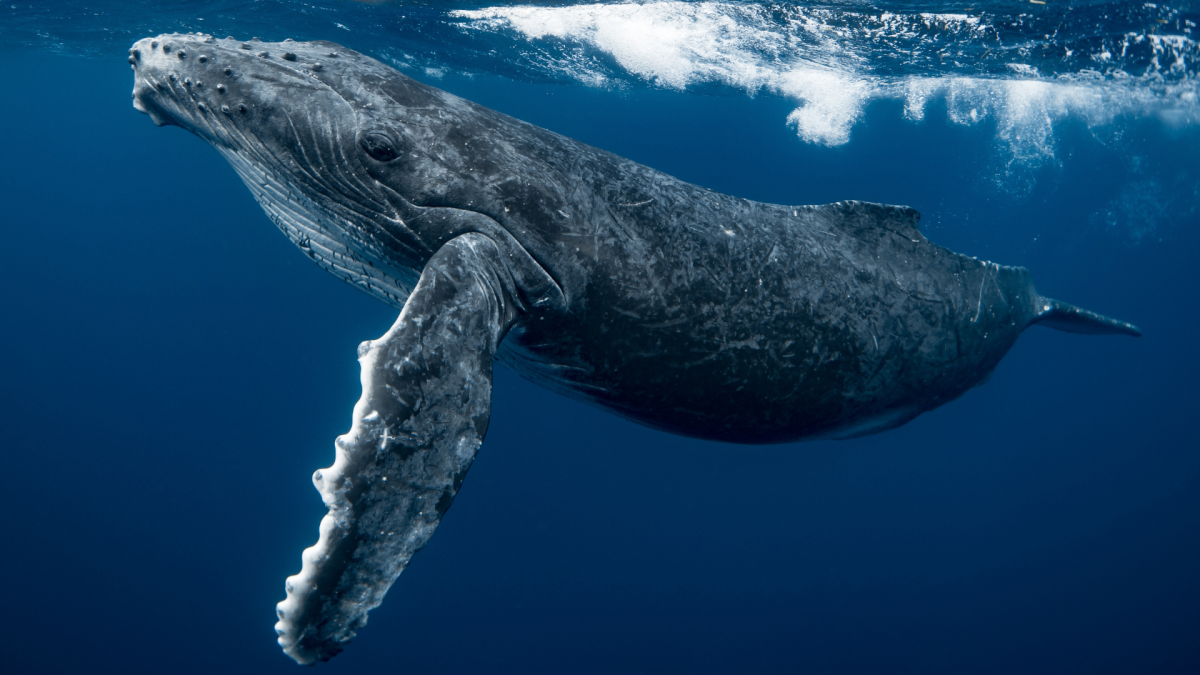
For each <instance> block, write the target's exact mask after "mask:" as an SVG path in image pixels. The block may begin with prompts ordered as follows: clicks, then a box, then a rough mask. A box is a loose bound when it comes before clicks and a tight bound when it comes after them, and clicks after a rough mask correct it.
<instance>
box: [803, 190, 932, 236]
mask: <svg viewBox="0 0 1200 675" xmlns="http://www.w3.org/2000/svg"><path fill="white" fill-rule="evenodd" d="M813 212H814V213H815V214H817V215H818V216H823V217H825V218H828V219H829V220H830V221H832V222H834V223H836V224H837V225H838V227H840V228H842V229H843V230H844V231H846V232H847V233H849V234H851V235H853V236H856V237H859V238H869V237H873V236H874V237H878V236H879V235H880V234H881V233H882V232H884V231H886V232H892V233H894V234H897V235H899V236H901V237H904V238H906V239H909V240H912V241H913V242H924V241H925V235H923V234H921V230H920V229H918V224H919V223H920V222H921V213H920V212H919V211H917V210H916V209H914V208H912V207H910V206H892V205H891V204H877V203H875V202H860V201H858V200H853V199H851V200H846V201H840V202H834V203H832V204H822V205H821V206H816V207H813Z"/></svg>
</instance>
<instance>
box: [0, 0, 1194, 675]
mask: <svg viewBox="0 0 1200 675" xmlns="http://www.w3.org/2000/svg"><path fill="white" fill-rule="evenodd" d="M1197 23H1200V12H1197V10H1196V9H1195V7H1194V5H1193V4H1192V3H1190V2H1182V1H1176V2H1169V3H1118V2H1098V1H1091V2H1055V1H1054V0H1047V3H1046V4H1044V5H1043V4H1040V3H1030V2H1015V1H1013V2H986V3H985V2H959V3H950V2H877V3H866V2H834V3H821V4H807V3H800V4H789V3H686V2H645V3H639V4H619V5H587V4H573V3H553V4H551V3H534V4H525V5H518V4H512V3H510V4H503V3H496V4H483V5H474V4H472V5H466V4H454V3H412V4H404V3H380V4H364V3H354V2H337V1H333V0H330V1H328V2H299V1H292V0H259V1H257V2H232V1H229V0H226V1H222V2H199V1H195V0H174V1H172V2H161V1H160V2H147V1H144V0H136V1H125V2H120V3H117V2H82V1H73V0H64V1H62V2H55V3H30V2H29V1H28V0H26V1H25V2H17V3H11V2H9V3H7V4H5V5H2V6H0V44H2V45H3V46H2V47H0V59H2V62H3V64H4V67H3V68H2V69H0V91H3V92H5V93H4V101H5V103H6V105H3V106H0V129H3V130H4V135H3V139H4V140H3V142H2V144H0V147H2V148H3V155H2V156H0V214H2V216H0V231H2V232H3V235H4V236H3V242H4V244H5V247H4V248H5V257H4V264H3V265H0V287H2V288H3V289H4V291H3V293H0V317H3V320H0V354H2V355H3V356H2V357H0V383H2V386H0V395H2V396H3V405H0V431H2V433H3V435H2V436H0V438H2V439H3V440H2V446H0V453H2V455H0V456H2V457H3V461H4V467H5V472H4V476H5V481H4V489H3V490H2V491H0V507H2V508H3V511H4V513H6V514H7V519H6V522H7V529H6V532H5V536H4V539H3V540H4V542H5V544H4V546H3V549H2V555H0V578H3V579H6V580H8V585H7V587H6V588H5V592H4V594H3V598H4V599H3V604H2V607H3V610H4V611H2V612H0V635H3V636H4V644H5V646H6V647H7V649H6V652H7V654H6V657H5V665H4V670H5V672H19V673H58V672H69V673H93V672H109V671H111V672H121V673H162V672H170V673H193V672H195V673H200V672H205V673H207V672H219V673H235V672H236V673H242V672H245V673H266V672H295V669H296V668H297V666H295V665H294V664H293V663H292V662H291V660H290V659H288V658H287V657H285V656H284V655H283V654H282V653H281V652H280V651H279V649H278V647H277V645H276V644H275V634H274V631H273V629H272V625H273V623H274V621H275V618H274V604H275V603H276V602H277V601H279V600H280V599H282V597H283V579H284V578H285V577H286V576H288V575H290V574H294V573H295V572H296V571H298V569H299V566H300V558H299V554H300V551H301V550H302V549H303V548H305V547H306V546H309V545H311V544H312V543H314V542H315V540H316V536H317V523H318V522H319V520H320V517H321V516H322V515H323V513H324V511H325V509H324V506H323V505H322V504H321V501H320V498H319V497H318V495H317V493H316V491H315V490H314V489H313V488H312V483H311V475H312V472H313V470H314V469H316V468H319V467H323V466H327V465H328V464H329V463H330V462H331V460H332V456H333V444H332V441H333V439H334V437H336V436H337V435H338V434H340V433H343V432H345V431H346V430H347V428H348V427H349V422H350V411H351V408H352V406H353V403H354V401H355V400H357V398H358V395H359V380H358V364H357V362H356V360H355V356H356V347H357V345H358V343H359V342H361V341H362V340H365V339H370V338H375V337H378V336H379V335H381V334H382V333H383V332H384V331H385V330H386V329H387V328H388V327H389V326H390V325H391V323H392V321H393V320H394V318H395V316H394V311H393V310H391V309H390V308H388V307H386V306H384V305H382V304H380V303H378V302H377V301H375V300H373V299H372V298H370V297H368V296H366V295H364V294H362V293H360V292H358V291H356V290H355V289H353V288H351V287H350V286H348V285H346V284H343V283H341V282H340V281H338V280H337V279H335V278H334V277H332V276H330V275H328V274H326V273H325V272H323V271H322V270H320V269H319V268H317V267H316V266H315V265H312V264H311V263H310V262H309V261H308V260H307V259H305V258H304V256H303V255H301V254H300V253H299V252H298V251H296V250H294V248H293V247H292V246H291V245H290V244H289V243H288V242H287V241H286V240H285V239H284V238H283V237H282V236H280V235H279V234H278V232H277V231H276V230H275V229H274V228H273V227H272V226H271V223H270V222H269V221H268V220H267V218H266V217H265V216H264V215H263V214H262V212H261V209H260V208H259V207H258V205H257V204H256V203H255V202H254V201H253V199H252V197H251V196H250V194H249V192H248V191H247V190H246V189H245V188H244V186H243V185H242V183H241V181H240V180H239V179H238V178H237V177H236V175H235V174H234V172H233V171H232V170H231V169H230V167H229V166H228V165H227V164H226V163H225V162H224V160H222V159H221V158H220V157H219V156H218V155H217V153H215V152H213V151H212V149H211V148H210V147H208V146H207V145H206V144H205V143H203V142H202V141H200V140H199V139H197V138H194V137H192V136H191V135H189V134H187V133H186V132H183V131H181V130H180V129H177V128H169V127H168V128H164V129H160V128H156V127H154V126H153V125H152V124H151V123H150V122H149V120H148V119H147V118H146V117H145V116H143V115H140V114H138V113H136V112H135V111H134V110H133V109H132V107H131V106H130V102H129V97H128V94H129V90H130V88H131V86H132V77H131V74H130V72H129V70H128V64H127V63H126V62H125V58H126V50H127V49H128V47H129V45H130V44H131V43H132V42H133V41H134V40H136V39H138V38H141V37H145V36H149V35H155V34H158V33H162V32H170V31H183V32H186V31H205V32H211V33H214V34H218V35H225V34H232V35H235V36H237V37H243V38H247V37H250V36H251V35H257V36H260V37H262V38H263V39H269V40H281V39H283V38H286V37H291V38H294V39H298V40H300V39H329V40H334V41H337V42H340V43H342V44H344V45H346V46H347V47H350V48H353V49H357V50H359V51H362V52H364V53H367V54H371V55H373V56H376V57H377V58H380V59H382V60H385V61H387V62H389V63H391V64H393V65H395V66H396V67H398V68H400V69H402V70H403V71H404V72H406V73H408V74H409V75H411V76H413V77H416V78H418V79H421V80H422V81H425V82H427V83H430V84H433V85H435V86H438V87H441V88H444V89H447V90H449V91H452V92H454V93H456V94H459V95H461V96H464V97H466V98H469V99H472V100H475V101H478V102H480V103H482V104H484V105H487V106H490V107H493V108H495V109H498V110H500V111H502V112H505V113H508V114H511V115H514V116H516V117H519V118H521V119H525V120H528V121H530V122H533V123H535V124H538V125H541V126H544V127H547V128H549V129H552V130H554V131H557V132H560V133H563V134H566V135H569V136H572V137H575V138H578V139H580V140H583V141H585V142H587V143H591V144H593V145H596V146H599V147H602V148H605V149H607V150H611V151H613V152H616V153H618V154H621V155H624V156H627V157H630V158H632V159H635V160H637V161H640V162H642V163H645V164H648V165H650V166H652V167H655V168H657V169H661V170H663V171H666V172H668V173H671V174H673V175H676V176H678V177H680V178H683V179H685V180H688V181H690V182H693V183H697V184H700V185H703V186H705V187H709V188H713V189H716V190H719V191H722V192H727V193H731V194H735V195H738V196H743V197H747V198H751V199H757V200H763V201H770V202H781V203H822V202H829V201H834V200H839V199H863V200H871V201H880V202H888V203H899V204H908V205H911V206H913V207H916V208H917V209H919V210H920V211H921V212H922V213H923V220H922V227H923V229H924V231H925V232H926V234H927V235H928V236H929V238H930V239H932V240H933V241H935V242H936V243H939V244H942V245H944V246H947V247H949V248H951V249H953V250H956V251H960V252H963V253H967V254H969V255H976V256H979V257H981V258H987V259H990V260H994V261H997V262H1000V263H1004V264H1014V265H1023V266H1025V267H1027V268H1029V269H1030V270H1031V271H1032V272H1033V274H1034V276H1035V278H1036V280H1037V283H1038V288H1039V290H1041V291H1042V292H1044V293H1046V294H1048V295H1051V296H1053V297H1056V298H1061V299H1064V300H1066V301H1069V302H1072V303H1076V304H1079V305H1081V306H1084V307H1087V308H1089V309H1093V310H1096V311H1099V312H1102V313H1105V314H1108V315H1110V316H1115V317H1119V318H1121V319H1124V320H1128V321H1132V322H1134V323H1137V324H1138V325H1139V326H1140V327H1141V328H1142V329H1143V330H1144V332H1145V335H1144V337H1142V338H1141V339H1139V340H1133V339H1128V338H1119V337H1092V336H1080V335H1070V334H1065V333H1058V332H1054V331H1050V330H1045V329H1041V328H1037V327H1034V328H1031V329H1030V330H1029V331H1028V332H1027V333H1026V334H1025V335H1023V336H1022V338H1021V340H1020V341H1019V342H1018V344H1017V346H1016V347H1015V348H1014V349H1013V351H1012V352H1011V353H1010V354H1009V355H1008V356H1007V357H1006V359H1005V360H1004V361H1003V362H1002V363H1001V365H1000V367H999V368H998V369H997V371H996V373H995V376H994V377H993V378H992V380H991V381H990V382H988V383H987V384H986V385H984V386H982V387H980V388H978V389H976V390H973V391H972V392H970V393H968V394H967V395H966V396H964V397H963V398H961V399H960V400H957V401H954V402H952V403H950V404H948V405H946V406H944V407H942V408H940V409H938V410H935V411H933V412H931V413H928V414H926V415H924V416H922V417H920V418H918V419H917V420H915V421H913V422H911V423H909V424H908V425H906V426H904V427H902V428H900V429H898V430H895V431H891V432H887V433H885V434H881V435H876V436H871V437H867V438H862V439H857V440H853V441H840V442H814V443H804V444H791V445H780V446H767V447H761V446H737V445H727V444H718V443H707V442H701V441H695V440H688V439H683V438H678V437H674V436H669V435H666V434H662V433H659V432H654V431H650V430H647V429H644V428H641V427H638V426H636V425H634V424H632V423H629V422H627V421H624V420H622V419H619V418H616V417H614V416H611V415H608V414H605V413H602V412H600V411H597V410H594V409H591V408H589V407H586V406H584V405H582V404H579V403H576V402H572V401H568V400H566V399H563V398H561V397H559V396H557V395H554V394H551V393H549V392H547V391H545V390H542V389H540V388H538V387H536V386H534V385H532V384H530V383H528V382H525V381H523V380H521V379H520V378H518V377H517V376H515V375H513V374H512V373H510V372H508V371H505V370H503V369H500V370H499V371H498V372H497V374H496V386H495V392H494V396H493V415H492V423H491V428H490V430H489V433H488V438H487V441H486V442H485V444H484V447H483V448H482V450H481V451H480V455H479V459H478V460H477V461H476V463H475V465H474V467H473V468H472V470H471V473H470V476H469V477H468V479H467V481H466V484H465V485H464V488H463V490H462V492H461V493H460V495H459V497H458V499H457V500H456V502H455V504H456V505H455V507H454V508H453V509H452V510H451V511H450V512H449V513H448V514H447V516H446V518H445V519H444V520H443V522H442V525H441V526H440V527H439V529H438V532H437V534H436V536H434V538H433V539H432V542H431V543H430V545H429V546H428V547H427V548H426V549H425V550H424V551H422V552H421V553H420V554H419V555H417V556H416V557H415V558H414V560H413V563H412V565H411V566H410V567H409V569H408V570H407V571H406V572H405V573H404V574H403V575H402V576H401V578H400V580H399V581H398V582H397V584H396V585H395V586H394V587H393V589H392V591H391V592H390V593H389V595H388V598H387V600H386V601H385V603H384V604H383V606H382V607H380V608H379V609H377V610H375V611H374V612H372V614H371V619H370V623H369V625H368V626H367V627H366V628H365V629H364V630H363V631H361V632H360V634H359V637H358V638H357V639H356V640H355V641H354V643H352V644H351V645H350V647H349V648H348V649H347V650H346V651H345V652H344V653H343V654H341V655H339V656H338V657H337V658H335V659H334V660H333V661H331V662H330V663H328V664H322V665H319V666H317V667H318V668H320V669H322V670H327V671H329V672H368V671H386V672H394V671H404V672H415V673H427V672H488V673H502V672H514V673H518V672H519V673H529V672H571V673H611V672H647V673H730V672H739V673H740V672H753V673H774V672H780V673H785V672H786V673H795V672H805V673H809V672H811V673H850V672H867V673H879V672H887V673H893V672H919V673H962V672H972V673H1011V672H1016V671H1020V672H1032V673H1063V672H1113V673H1128V672H1154V673H1170V672H1179V673H1192V672H1197V671H1198V670H1200V580H1198V575H1197V572H1196V570H1200V536H1198V533H1200V442H1198V440H1197V433H1196V431H1195V427H1196V419H1197V417H1198V416H1200V414H1198V405H1197V404H1198V403H1200V395H1198V394H1197V386H1196V383H1197V382H1198V381H1200V355H1198V353H1197V338H1196V336H1197V335H1198V334H1200V290H1198V288H1197V281H1196V278H1197V274H1196V264H1195V262H1194V261H1195V253H1194V252H1195V251H1196V250H1197V249H1200V79H1198V78H1200V70H1198V56H1200V51H1198V48H1197V42H1196V37H1197V36H1196V33H1195V31H1196V30H1197V28H1196V24H1197Z"/></svg>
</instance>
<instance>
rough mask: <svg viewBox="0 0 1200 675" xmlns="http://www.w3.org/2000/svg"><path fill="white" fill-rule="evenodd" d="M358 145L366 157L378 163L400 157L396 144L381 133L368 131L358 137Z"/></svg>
mask: <svg viewBox="0 0 1200 675" xmlns="http://www.w3.org/2000/svg"><path fill="white" fill-rule="evenodd" d="M358 144H359V145H361V146H362V149H363V150H365V151H366V152H367V154H368V155H370V156H371V157H374V158H375V159H377V160H379V161H380V162H390V161H392V160H393V159H396V158H397V157H399V156H400V151H399V148H398V147H397V145H396V142H395V141H393V140H392V139H391V137H390V136H388V135H387V134H385V133H383V132H382V131H368V132H366V133H364V134H361V135H360V136H359V137H358Z"/></svg>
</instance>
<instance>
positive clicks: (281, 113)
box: [128, 33, 424, 260]
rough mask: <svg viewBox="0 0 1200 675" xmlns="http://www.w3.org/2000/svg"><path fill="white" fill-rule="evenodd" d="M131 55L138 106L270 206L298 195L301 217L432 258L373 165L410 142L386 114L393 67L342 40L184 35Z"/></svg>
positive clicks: (143, 43) (403, 253) (400, 253)
mask: <svg viewBox="0 0 1200 675" xmlns="http://www.w3.org/2000/svg"><path fill="white" fill-rule="evenodd" d="M128 60H129V63H130V65H131V67H132V69H133V71H134V88H133V106H134V108H136V109H137V110H138V111H140V112H143V113H145V114H147V115H149V116H150V118H151V119H152V120H153V121H154V123H155V124H157V125H159V126H167V125H171V126H178V127H181V128H184V129H187V130H188V131H190V132H192V133H194V134H196V135H197V136H199V137H201V138H203V139H204V140H206V141H208V142H209V143H210V144H212V145H213V147H215V148H216V149H217V150H218V151H220V152H221V153H222V154H223V155H224V156H225V157H226V159H228V160H229V161H230V163H231V164H233V166H234V168H235V169H236V170H237V171H238V173H239V174H240V175H241V177H242V178H243V180H244V181H245V182H246V184H247V186H248V187H249V188H250V189H251V191H252V192H254V193H255V196H256V198H258V199H259V201H260V203H263V206H264V208H266V209H267V210H268V212H271V210H272V206H271V205H269V204H268V203H267V202H268V201H270V200H272V199H275V200H276V201H280V202H281V203H282V202H287V203H288V204H289V205H288V206H286V207H282V206H281V207H280V208H289V209H292V211H293V212H294V213H292V214H289V215H296V216H297V217H299V218H300V219H302V220H303V219H305V218H309V217H311V220H312V221H313V222H318V221H319V222H320V223H326V224H332V225H331V226H332V227H337V228H340V229H343V230H353V231H351V232H349V235H350V236H349V237H348V238H349V239H352V240H353V239H358V240H362V241H363V242H365V243H364V245H374V244H375V243H376V241H375V240H377V239H379V236H378V233H377V232H375V233H374V234H372V232H373V230H378V229H379V228H383V229H386V230H387V234H386V237H385V238H387V239H388V245H389V246H393V247H394V248H395V251H392V252H389V254H390V253H395V254H396V256H397V257H398V258H402V259H408V258H412V259H413V260H416V259H419V258H421V257H422V255H423V254H424V252H423V249H424V246H423V244H422V242H421V241H420V240H419V237H417V235H416V234H414V233H412V232H411V231H409V230H408V229H407V226H406V225H405V223H404V220H405V216H404V214H403V213H401V212H400V210H402V209H401V208H400V207H399V206H398V202H403V200H402V199H401V200H397V199H396V195H395V194H394V191H392V190H390V189H388V188H387V187H385V186H384V185H383V184H381V183H380V182H379V181H378V180H376V179H375V178H374V177H373V173H372V172H373V171H374V172H375V173H378V168H379V165H380V164H381V163H386V162H390V161H394V160H395V159H396V158H397V157H398V156H399V151H398V150H397V148H399V147H403V146H402V144H401V143H400V141H399V140H397V139H401V138H402V135H401V134H402V132H401V131H400V130H396V129H390V130H389V129H387V128H386V127H384V126H382V125H380V124H378V123H377V122H376V119H377V118H378V117H379V116H378V115H376V113H374V110H375V109H378V108H381V107H384V106H383V105H381V103H380V101H378V100H377V99H378V97H379V95H378V93H377V90H378V81H379V80H380V79H386V78H387V76H388V73H393V72H394V71H391V69H388V68H386V67H385V66H383V65H382V64H380V63H379V62H377V61H375V60H373V59H370V58H368V57H365V56H363V55H361V54H358V53H357V52H354V51H352V50H348V49H345V48H344V47H341V46H340V45H337V44H334V43H331V42H324V41H316V42H295V41H291V40H286V41H284V42H264V41H262V40H259V39H258V38H251V39H250V40H237V39H234V38H232V37H228V38H223V39H220V38H215V37H213V36H211V35H204V34H179V33H172V34H164V35H159V36H157V37H153V38H145V39H142V40H139V41H137V42H136V43H135V44H134V45H133V47H132V48H131V49H130V50H129V57H128ZM294 205H299V206H294ZM401 206H402V204H401ZM301 211H303V212H301ZM277 222H279V221H278V219H277ZM281 227H283V225H281ZM338 234H339V235H341V234H346V233H345V232H342V233H338ZM289 236H291V235H289ZM293 238H294V239H296V237H293ZM393 240H394V241H393ZM297 243H301V241H300V240H297ZM301 245H302V247H303V244H301ZM380 255H383V254H380Z"/></svg>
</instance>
